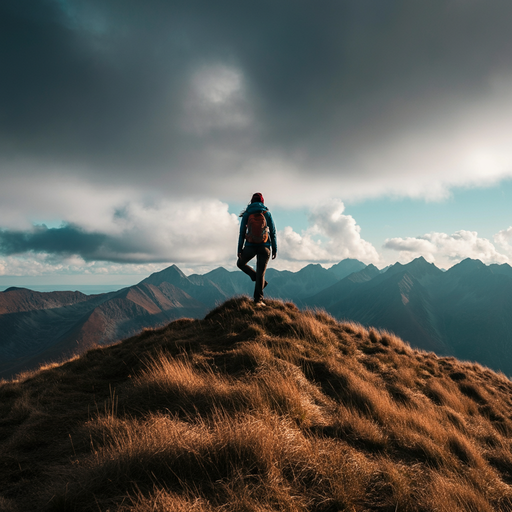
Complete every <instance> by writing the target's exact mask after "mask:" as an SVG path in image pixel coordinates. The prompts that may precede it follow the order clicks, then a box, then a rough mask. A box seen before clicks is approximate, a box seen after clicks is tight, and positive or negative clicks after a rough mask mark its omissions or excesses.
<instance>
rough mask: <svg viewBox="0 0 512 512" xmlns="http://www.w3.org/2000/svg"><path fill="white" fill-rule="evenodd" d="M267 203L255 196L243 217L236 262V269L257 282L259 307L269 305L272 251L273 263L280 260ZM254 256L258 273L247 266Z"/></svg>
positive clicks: (255, 293) (257, 302)
mask: <svg viewBox="0 0 512 512" xmlns="http://www.w3.org/2000/svg"><path fill="white" fill-rule="evenodd" d="M263 203H264V199H263V196H262V195H261V194H260V193H259V192H257V193H256V194H253V196H252V198H251V202H250V203H249V204H248V205H247V208H246V209H245V210H244V211H243V212H242V213H241V214H240V217H242V221H241V222H240V235H239V237H238V252H237V254H238V261H237V262H236V266H237V267H238V268H239V269H240V270H242V271H243V272H245V273H246V274H247V275H248V276H249V277H250V278H251V279H252V280H253V281H254V282H255V285H254V302H255V303H256V304H257V305H258V306H264V305H265V303H264V302H263V288H265V286H267V284H268V283H267V281H265V270H266V269H267V264H268V260H269V259H270V248H272V259H273V260H274V259H275V258H276V256H277V241H276V228H275V226H274V221H273V220H272V215H271V214H270V212H269V210H268V208H267V207H266V206H265V205H264V204H263ZM244 241H245V245H244ZM254 256H256V270H254V269H253V268H252V267H249V265H247V262H248V261H249V260H252V258H254Z"/></svg>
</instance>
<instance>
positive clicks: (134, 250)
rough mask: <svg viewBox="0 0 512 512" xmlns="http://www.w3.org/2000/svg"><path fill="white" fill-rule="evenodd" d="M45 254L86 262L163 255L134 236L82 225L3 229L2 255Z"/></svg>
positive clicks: (0, 237) (132, 260)
mask: <svg viewBox="0 0 512 512" xmlns="http://www.w3.org/2000/svg"><path fill="white" fill-rule="evenodd" d="M28 253H45V254H49V255H54V256H58V257H66V256H80V257H81V258H83V259H84V260H85V261H98V260H100V261H111V262H118V263H141V262H143V263H150V262H161V261H165V259H163V258H158V257H155V256H151V255H148V254H147V253H142V252H141V251H140V248H139V247H138V245H137V242H136V241H135V240H133V239H130V237H126V238H123V237H122V236H108V235H106V234H103V233H89V232H86V231H84V230H83V229H81V228H80V227H78V226H73V225H65V226H62V227H60V228H48V227H46V226H44V225H42V226H35V227H34V228H33V229H32V230H30V231H11V230H0V254H1V255H3V256H12V255H20V254H28Z"/></svg>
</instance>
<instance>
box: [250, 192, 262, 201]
mask: <svg viewBox="0 0 512 512" xmlns="http://www.w3.org/2000/svg"><path fill="white" fill-rule="evenodd" d="M264 202H265V200H264V199H263V196H262V195H261V194H260V193H259V192H256V194H253V195H252V199H251V203H264Z"/></svg>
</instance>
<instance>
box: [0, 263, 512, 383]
mask: <svg viewBox="0 0 512 512" xmlns="http://www.w3.org/2000/svg"><path fill="white" fill-rule="evenodd" d="M333 267H335V269H334V270H332V269H333ZM333 267H331V268H330V269H326V268H323V267H322V266H320V265H317V264H312V265H308V266H306V267H304V268H302V269H301V270H300V271H298V272H290V271H278V270H276V269H273V268H269V269H268V270H267V274H266V276H267V280H268V282H269V285H268V287H267V288H266V289H265V294H266V296H267V297H269V298H274V299H281V300H285V301H292V302H294V303H296V304H297V305H298V306H299V307H304V308H313V309H315V308H324V309H325V310H326V311H327V312H328V313H330V314H332V315H333V316H334V317H336V318H337V319H340V320H341V319H344V320H346V319H348V320H354V321H357V322H360V323H361V324H363V325H365V326H367V327H370V326H375V327H378V328H383V329H387V330H389V331H392V332H395V333H396V334H397V335H399V336H401V337H402V338H403V339H405V340H407V341H408V342H409V343H411V344H412V346H414V347H417V348H423V349H425V350H435V351H436V353H438V354H439V355H453V356H456V357H458V358H460V359H469V360H476V361H478V362H480V363H482V364H484V365H486V366H490V367H492V368H494V369H496V370H500V371H504V372H505V373H507V374H508V375H512V351H511V350H510V347H511V346H512V338H511V334H510V333H511V332H512V311H511V310H510V308H509V306H508V305H509V304H511V303H512V267H510V266H509V265H507V264H502V265H489V266H487V265H484V264H483V263H482V262H480V261H479V260H469V259H468V260H464V261H462V262H461V263H459V264H457V265H455V266H454V267H452V268H451V269H449V270H447V271H442V270H440V269H438V268H437V267H436V266H435V265H433V264H432V263H428V262H427V261H426V260H425V259H424V258H421V257H420V258H417V259H416V260H413V261H411V262H410V263H408V264H405V265H403V264H400V263H396V264H395V265H393V266H391V267H389V268H387V270H386V271H385V272H383V271H381V270H379V269H377V267H375V266H374V265H364V263H362V262H357V260H343V261H342V262H340V263H338V264H337V265H333ZM357 268H360V270H357ZM351 270H357V271H354V272H351V273H350V271H351ZM344 273H345V274H347V275H344ZM342 276H344V277H342ZM252 287H253V283H252V282H251V281H250V280H249V279H248V278H247V276H246V275H245V274H244V273H242V272H240V271H235V272H230V271H228V270H226V269H224V268H217V269H214V270H212V271H210V272H208V273H207V274H204V275H200V274H192V275H189V276H186V275H185V274H184V273H183V272H182V271H181V270H180V269H179V268H178V267H177V266H176V265H172V266H170V267H168V268H166V269H163V270H162V271H160V272H155V273H154V274H152V275H150V276H148V277H147V278H145V279H143V280H142V281H141V282H140V283H138V284H136V285H133V286H131V287H126V288H123V289H121V290H118V291H116V292H109V293H107V294H98V295H91V296H87V295H84V294H80V292H51V293H43V292H32V291H31V290H27V289H11V290H10V291H5V292H2V293H1V294H0V333H2V334H1V335H0V378H12V377H13V376H14V375H15V374H16V372H19V371H24V370H29V369H31V368H32V367H33V365H35V364H37V361H38V360H39V362H45V361H49V360H55V359H57V360H58V359H59V357H68V356H69V355H71V354H73V353H80V352H82V351H84V350H86V349H87V348H88V347H90V346H93V345H95V344H106V343H112V342H113V341H116V340H117V339H120V338H123V337H127V336H131V335H133V334H135V333H136V332H139V331H140V330H141V329H143V328H148V327H159V326H162V325H164V324H165V323H166V322H168V321H170V320H173V319H175V318H179V317H187V316H188V317H191V318H201V317H203V316H204V315H205V314H206V313H207V312H208V311H209V310H211V309H213V308H214V307H215V306H216V305H218V304H220V303H222V302H224V301H225V300H226V299H228V298H230V297H233V296H238V295H249V296H250V295H252ZM9 298H12V300H8V299H9ZM1 308H3V309H1ZM1 311H3V313H1ZM52 333H53V334H52ZM59 351H60V352H59ZM24 360H25V361H24Z"/></svg>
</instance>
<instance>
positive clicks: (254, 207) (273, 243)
mask: <svg viewBox="0 0 512 512" xmlns="http://www.w3.org/2000/svg"><path fill="white" fill-rule="evenodd" d="M257 212H263V215H264V216H265V219H266V221H267V226H268V234H269V237H268V240H267V241H266V242H264V243H263V244H251V243H250V242H248V241H247V240H246V239H245V233H246V231H247V219H248V218H249V215H251V213H257ZM244 242H245V245H247V246H257V245H265V246H267V247H272V253H273V254H277V240H276V227H275V225H274V221H273V220H272V215H271V214H270V212H269V211H268V208H267V207H266V206H265V205H264V204H263V203H251V204H250V205H249V206H248V207H247V209H246V210H245V212H244V214H243V215H242V220H241V222H240V234H239V236H238V251H237V254H240V253H241V252H242V249H243V247H244Z"/></svg>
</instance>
